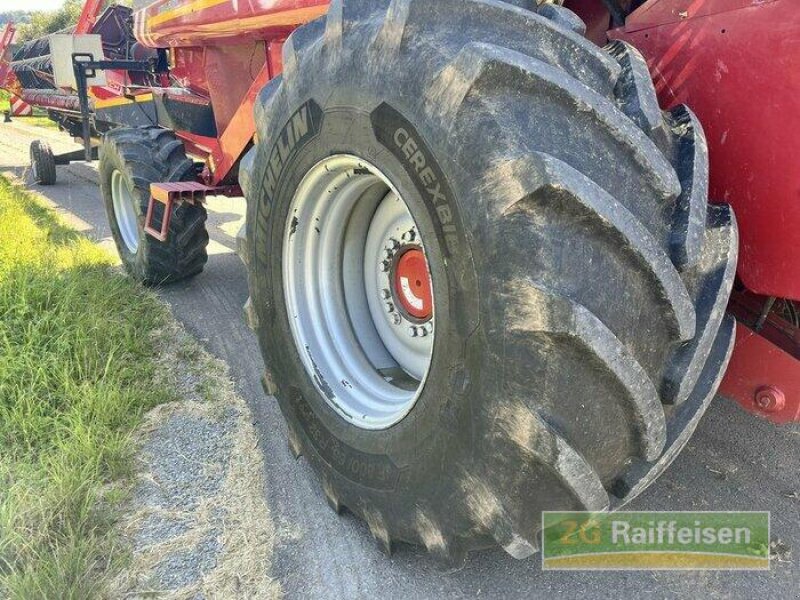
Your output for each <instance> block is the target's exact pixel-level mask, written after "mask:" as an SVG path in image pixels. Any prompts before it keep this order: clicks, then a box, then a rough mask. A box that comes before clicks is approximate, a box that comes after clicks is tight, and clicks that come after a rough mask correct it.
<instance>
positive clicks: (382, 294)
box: [381, 288, 392, 300]
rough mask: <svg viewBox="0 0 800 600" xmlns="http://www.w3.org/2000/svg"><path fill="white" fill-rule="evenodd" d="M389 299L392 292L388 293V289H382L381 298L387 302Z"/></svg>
mask: <svg viewBox="0 0 800 600" xmlns="http://www.w3.org/2000/svg"><path fill="white" fill-rule="evenodd" d="M391 297H392V292H390V291H389V290H388V289H386V288H383V289H382V290H381V298H383V299H384V300H388V299H389V298H391Z"/></svg>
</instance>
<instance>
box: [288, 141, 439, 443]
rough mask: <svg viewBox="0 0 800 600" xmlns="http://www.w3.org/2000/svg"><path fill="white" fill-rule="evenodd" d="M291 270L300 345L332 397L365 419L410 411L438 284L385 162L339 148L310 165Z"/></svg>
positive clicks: (291, 235) (292, 225)
mask: <svg viewBox="0 0 800 600" xmlns="http://www.w3.org/2000/svg"><path fill="white" fill-rule="evenodd" d="M283 278H284V292H285V297H286V305H287V309H288V311H287V312H288V315H289V322H290V326H291V329H292V334H293V336H294V341H295V345H296V348H297V350H298V352H299V354H300V358H301V360H302V361H303V364H304V367H305V369H306V372H307V373H308V375H309V377H310V379H311V380H312V381H313V382H314V385H315V386H316V388H317V390H318V391H319V392H320V394H321V395H322V396H323V397H324V399H325V400H326V402H327V403H328V404H329V405H330V406H331V407H332V408H333V409H334V410H336V411H337V412H338V413H339V414H340V415H341V416H342V417H343V418H344V419H345V420H347V421H349V422H350V423H352V424H354V425H356V426H358V427H361V428H364V429H385V428H387V427H390V426H392V425H394V424H395V423H397V422H398V421H400V420H402V419H403V418H404V417H405V416H406V415H407V414H408V412H409V411H410V410H411V409H412V408H413V406H414V404H415V403H416V401H417V398H418V397H419V394H420V393H421V391H422V388H423V386H424V383H425V378H426V376H427V373H428V368H429V366H430V362H431V356H432V352H433V342H434V321H435V306H434V293H433V286H432V284H431V279H430V275H429V269H428V262H427V258H426V255H425V248H424V243H423V240H422V239H421V236H420V235H419V233H418V228H417V224H416V223H415V221H414V219H413V217H412V215H411V212H410V210H409V208H408V206H407V205H406V203H405V202H404V201H403V199H402V197H401V196H400V195H399V194H398V192H397V190H396V189H395V188H394V187H393V186H392V184H391V183H390V182H389V179H388V178H387V177H386V176H385V175H384V174H383V173H382V172H381V171H380V170H379V169H378V168H377V167H375V166H374V165H372V164H370V163H369V162H367V161H364V160H362V159H360V158H358V157H355V156H351V155H335V156H331V157H329V158H327V159H325V160H323V161H321V162H320V163H319V164H317V165H316V166H314V167H313V168H312V169H311V170H310V171H309V172H308V173H307V174H306V176H305V177H304V178H303V181H301V183H300V185H299V186H298V188H297V191H296V192H295V196H294V198H293V200H292V204H291V206H290V209H289V214H288V217H287V223H286V231H285V234H284V248H283Z"/></svg>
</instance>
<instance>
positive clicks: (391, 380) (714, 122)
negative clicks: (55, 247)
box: [0, 0, 800, 559]
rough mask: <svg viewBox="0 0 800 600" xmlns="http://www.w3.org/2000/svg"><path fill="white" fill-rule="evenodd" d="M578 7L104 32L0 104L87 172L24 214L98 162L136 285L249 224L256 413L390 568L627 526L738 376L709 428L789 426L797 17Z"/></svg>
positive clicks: (39, 52) (148, 12) (664, 6)
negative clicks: (744, 418)
mask: <svg viewBox="0 0 800 600" xmlns="http://www.w3.org/2000/svg"><path fill="white" fill-rule="evenodd" d="M563 4H564V6H562V3H561V2H541V1H540V2H536V1H535V0H525V1H514V2H511V1H509V2H502V1H499V0H436V1H435V2H432V1H430V0H334V1H333V2H330V3H329V2H328V1H323V0H251V1H250V2H239V3H237V2H231V1H229V0H178V1H176V0H157V1H155V2H149V1H148V2H136V1H134V7H133V10H131V9H128V8H125V7H122V6H111V7H109V8H107V9H105V10H103V11H102V12H101V7H102V6H103V5H104V2H102V1H101V0H89V1H88V2H87V4H86V6H85V8H84V11H83V14H82V16H81V18H80V21H79V23H78V24H77V26H76V27H75V29H74V30H73V31H70V32H66V33H65V34H61V35H55V36H51V37H50V38H48V39H46V40H36V41H33V42H28V43H27V44H24V45H22V46H21V47H19V48H17V49H16V50H15V53H14V55H13V57H12V58H11V59H10V60H8V61H7V63H8V64H7V65H6V66H5V71H0V75H4V79H5V87H6V88H8V89H10V90H11V91H12V92H13V93H14V94H16V95H17V96H18V97H19V98H21V99H22V100H24V101H25V102H28V103H29V104H32V105H34V106H39V107H42V108H45V109H47V111H48V113H49V114H50V116H51V118H53V119H54V120H56V121H57V122H58V123H59V125H60V126H61V127H62V128H63V129H65V130H66V131H67V132H69V133H70V134H71V135H72V136H73V137H77V138H81V139H82V140H83V141H84V146H85V148H84V152H83V153H82V154H81V156H78V155H76V154H74V153H73V154H71V155H62V156H53V155H52V152H50V151H49V148H47V146H46V145H44V144H42V143H38V142H36V143H34V145H33V146H32V148H31V155H32V160H33V165H34V169H33V171H34V174H35V177H36V178H37V180H38V182H39V183H42V184H48V183H53V182H54V181H55V173H56V171H55V165H56V164H61V163H65V162H69V161H71V160H79V159H92V158H94V157H95V156H96V155H99V161H100V162H99V174H100V183H101V188H102V195H103V197H104V199H105V203H106V208H107V211H108V216H109V221H110V224H111V227H112V231H113V234H114V238H115V240H116V242H117V247H118V249H119V252H120V255H121V257H122V260H123V262H124V264H125V266H126V267H127V269H128V270H129V272H130V273H131V274H132V275H133V276H135V277H136V278H138V279H140V280H142V281H144V282H147V283H152V284H159V283H168V282H173V281H177V280H180V279H183V278H186V277H190V276H192V275H196V274H197V273H199V272H200V271H201V270H202V269H203V266H204V264H205V263H206V261H207V254H206V245H207V243H208V234H207V232H206V230H205V222H206V209H205V208H204V200H205V198H206V196H207V195H209V194H223V195H230V196H238V195H241V194H242V193H243V194H244V196H245V197H246V199H247V220H246V226H245V227H244V228H243V231H242V234H241V235H240V242H241V243H240V254H241V256H242V258H243V260H244V262H245V264H246V265H247V269H248V275H249V284H250V292H251V299H250V300H249V301H248V305H247V311H246V313H247V317H248V321H249V323H250V325H251V326H252V327H253V329H254V330H255V331H256V333H257V335H258V338H259V342H260V344H261V348H262V353H263V355H264V359H265V363H266V371H265V375H264V378H263V382H264V387H265V390H266V392H267V393H268V394H272V395H275V396H276V397H277V398H278V400H279V402H280V406H281V410H282V412H283V414H284V416H285V418H286V422H287V425H288V436H289V442H290V448H291V449H292V451H293V452H294V453H295V454H296V455H300V454H301V453H302V454H304V455H305V456H307V458H308V459H309V461H310V462H311V464H312V465H313V466H314V468H315V469H316V470H317V472H318V473H319V476H320V479H321V482H322V486H323V489H324V491H325V495H326V496H327V498H328V500H329V502H330V504H331V506H332V507H333V508H334V509H335V510H336V511H337V512H338V511H340V510H342V509H343V508H345V507H346V508H347V509H349V510H350V511H351V512H353V513H355V514H357V515H359V516H360V517H362V518H363V519H364V520H365V521H366V522H367V523H368V524H369V527H370V529H371V531H372V533H373V535H374V536H375V537H376V539H377V540H378V541H379V542H380V543H381V544H382V546H383V547H384V548H385V549H386V550H387V551H390V550H391V546H392V543H393V542H395V541H406V542H411V543H417V544H422V545H425V546H426V547H427V548H428V549H429V550H430V551H431V552H433V553H434V554H437V555H441V556H443V557H447V558H449V559H453V558H458V557H462V556H464V555H465V553H466V552H467V551H469V550H472V549H476V548H481V547H486V546H492V545H500V546H502V547H503V548H504V549H505V550H506V551H508V552H509V553H510V554H511V555H513V556H515V557H518V558H521V557H524V556H527V555H529V554H531V553H532V552H533V551H534V550H535V547H536V543H537V542H536V538H537V535H538V531H539V527H540V525H539V523H540V520H539V514H540V512H541V511H542V510H552V509H558V510H568V509H588V510H605V509H615V508H619V507H620V506H623V505H624V504H625V503H626V502H628V501H630V499H632V498H633V497H635V496H636V495H637V494H639V493H640V492H641V491H642V490H643V489H644V488H645V487H646V486H647V485H649V484H650V483H651V482H652V481H653V480H654V479H655V478H656V477H657V476H658V475H659V474H660V473H661V472H662V471H663V470H664V469H665V468H666V467H667V466H668V465H669V464H670V463H671V461H672V460H673V459H674V458H675V456H676V455H677V453H678V452H679V451H680V450H681V448H682V447H683V446H684V445H685V443H686V441H687V440H688V438H689V437H690V435H691V434H692V432H693V431H694V429H695V427H696V425H697V422H698V420H699V419H700V417H701V416H702V414H703V412H704V411H705V409H706V407H707V406H708V403H709V402H710V401H711V399H712V398H713V396H714V395H715V393H716V392H717V389H718V387H719V386H720V382H721V381H722V379H723V374H724V373H725V369H726V365H727V364H728V361H729V359H730V357H731V351H732V352H733V358H732V359H731V360H730V367H729V369H728V372H727V375H726V376H725V379H724V381H722V386H721V392H722V394H723V395H725V396H728V397H730V398H733V399H735V400H737V401H738V402H739V403H740V404H741V405H742V406H744V407H745V408H746V409H747V410H750V411H752V412H755V413H757V414H760V415H762V416H765V417H767V418H770V419H772V420H773V421H775V422H776V423H786V422H797V421H798V420H800V370H798V355H799V354H798V341H799V338H798V331H799V330H800V329H799V327H800V318H799V317H798V306H797V301H798V300H800V266H798V262H797V261H796V260H794V259H793V257H792V250H791V248H792V247H794V246H796V245H797V242H798V241H800V240H799V239H798V236H800V203H798V189H799V187H798V183H800V182H799V180H800V171H798V169H797V167H796V165H795V164H794V157H795V156H796V155H797V154H798V151H800V148H798V145H799V144H800V142H798V137H797V136H796V135H795V133H796V132H797V131H800V111H797V110H796V100H795V98H796V96H797V94H798V92H800V80H798V78H797V73H800V69H798V66H800V65H799V64H798V62H800V48H798V47H797V46H796V45H794V46H793V45H791V44H790V43H788V41H789V40H796V39H800V15H798V14H797V11H796V7H795V6H794V4H795V3H794V2H793V1H792V0H762V1H759V2H752V1H751V0H708V1H706V2H696V1H695V0H649V1H647V2H643V1H642V0H567V1H566V2H565V3H563ZM755 39H758V40H759V41H758V43H757V44H755V43H754V40H755ZM635 48H638V49H639V50H636V49H635ZM648 67H649V69H648ZM0 81H2V79H0ZM776 81H780V82H781V86H780V87H778V88H776V87H775V85H774V82H776ZM745 82H746V85H745ZM689 107H691V108H689ZM701 123H702V124H703V125H702V126H701ZM709 197H710V198H711V199H712V202H711V203H710V204H709V203H708V198H709ZM731 207H733V210H731ZM734 212H735V214H736V218H734V216H733V215H734ZM737 221H738V229H737ZM731 291H733V293H732V295H731ZM729 298H730V303H729ZM726 309H727V312H726Z"/></svg>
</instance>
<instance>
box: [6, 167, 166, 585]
mask: <svg viewBox="0 0 800 600" xmlns="http://www.w3.org/2000/svg"><path fill="white" fill-rule="evenodd" d="M167 319H168V315H167V311H166V309H165V308H164V307H163V306H162V305H161V304H160V303H159V302H158V301H157V300H156V299H155V297H154V296H153V295H152V294H151V293H150V292H148V291H146V290H144V289H143V288H141V287H140V286H138V285H136V284H135V283H133V282H132V281H131V280H130V279H128V278H127V277H125V276H124V275H122V274H120V273H119V272H118V270H117V269H116V268H115V267H114V260H113V258H112V257H111V256H110V255H108V254H107V253H105V252H104V251H102V250H101V249H99V248H98V247H97V246H95V245H94V244H92V243H91V242H90V241H88V240H87V239H85V238H83V237H81V236H80V235H78V234H77V233H75V232H74V231H73V230H71V229H69V228H67V227H65V226H63V225H62V224H61V223H60V222H59V221H58V220H57V218H56V217H55V216H54V214H53V213H52V212H51V211H49V210H48V209H46V208H44V207H43V206H41V205H40V204H39V203H38V202H37V200H36V198H35V197H34V196H32V195H31V194H29V193H27V192H24V191H23V190H21V189H19V188H17V187H15V186H12V185H11V184H10V183H9V182H8V181H7V180H5V179H3V178H2V177H0V598H5V597H8V598H20V599H21V598H24V599H26V600H27V599H31V598H74V599H84V598H93V597H98V596H102V595H103V594H104V591H103V586H104V584H105V582H106V579H107V578H108V577H109V576H111V575H112V574H113V573H114V572H115V569H116V568H118V567H119V566H120V565H121V564H122V562H123V561H124V559H125V557H124V555H123V553H120V552H118V551H117V550H116V548H117V542H116V540H115V538H114V535H113V533H112V525H113V523H114V520H115V518H116V516H117V514H118V510H119V507H120V503H121V501H122V500H123V499H124V498H125V497H126V494H127V491H128V489H129V485H130V483H129V480H130V475H131V473H132V452H133V449H134V441H133V440H132V431H133V429H134V428H135V426H136V425H137V423H138V422H139V420H140V417H141V415H142V414H143V412H144V411H146V410H147V409H149V408H151V407H152V406H154V405H156V404H158V403H161V402H165V401H170V400H173V399H175V398H174V392H172V391H169V390H164V389H161V388H160V387H159V386H157V385H156V384H155V383H154V373H155V369H156V364H155V362H154V361H155V354H156V353H155V352H154V343H156V342H154V340H157V339H158V331H159V329H160V328H162V327H163V326H164V325H165V323H166V322H167Z"/></svg>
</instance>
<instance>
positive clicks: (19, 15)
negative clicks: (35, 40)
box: [0, 10, 33, 25]
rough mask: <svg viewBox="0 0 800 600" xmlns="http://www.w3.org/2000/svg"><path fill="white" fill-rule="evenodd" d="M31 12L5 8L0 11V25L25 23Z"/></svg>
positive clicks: (28, 19) (29, 18)
mask: <svg viewBox="0 0 800 600" xmlns="http://www.w3.org/2000/svg"><path fill="white" fill-rule="evenodd" d="M32 14H33V12H32V11H30V10H5V11H2V12H0V25H3V24H5V23H17V24H20V23H27V22H28V21H30V20H31V15H32Z"/></svg>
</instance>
